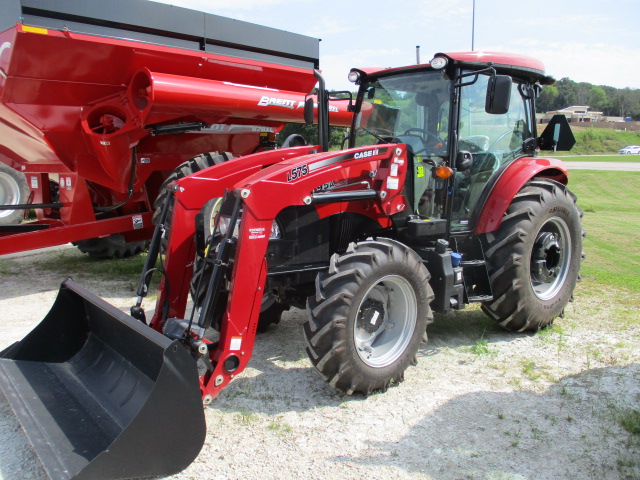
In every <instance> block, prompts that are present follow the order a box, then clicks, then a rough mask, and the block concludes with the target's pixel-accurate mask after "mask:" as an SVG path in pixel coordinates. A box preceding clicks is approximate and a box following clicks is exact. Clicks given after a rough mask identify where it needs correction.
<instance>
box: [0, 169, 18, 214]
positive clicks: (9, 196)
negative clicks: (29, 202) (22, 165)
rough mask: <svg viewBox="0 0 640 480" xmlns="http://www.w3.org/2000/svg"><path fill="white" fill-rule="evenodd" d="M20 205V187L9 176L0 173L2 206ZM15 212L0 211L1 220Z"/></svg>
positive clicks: (0, 201) (0, 202)
mask: <svg viewBox="0 0 640 480" xmlns="http://www.w3.org/2000/svg"><path fill="white" fill-rule="evenodd" d="M19 203H20V185H18V182H16V180H15V179H14V178H13V177H12V176H11V175H9V174H7V173H4V172H0V205H18V204H19ZM13 212H15V210H0V218H4V217H8V216H9V215H11V214H13Z"/></svg>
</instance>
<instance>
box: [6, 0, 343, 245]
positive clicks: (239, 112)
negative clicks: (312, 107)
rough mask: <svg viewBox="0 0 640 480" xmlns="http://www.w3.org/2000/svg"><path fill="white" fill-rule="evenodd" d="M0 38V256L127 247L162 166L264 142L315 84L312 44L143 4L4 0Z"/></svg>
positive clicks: (147, 213) (292, 116) (145, 221)
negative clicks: (68, 247) (28, 217)
mask: <svg viewBox="0 0 640 480" xmlns="http://www.w3.org/2000/svg"><path fill="white" fill-rule="evenodd" d="M54 8H55V10H54ZM0 32H1V33H0V254H6V253H11V252H17V251H24V250H30V249H35V248H41V247H46V246H51V245H57V244H64V243H67V242H74V243H76V244H77V245H78V247H79V248H80V249H81V250H82V251H85V252H88V253H90V254H91V255H94V256H112V255H116V256H123V255H129V254H132V253H135V252H136V251H139V249H141V248H142V246H143V245H144V241H146V240H147V239H148V238H150V236H151V233H152V231H153V228H152V222H151V216H152V211H153V204H154V201H155V200H156V197H157V196H158V193H159V192H160V189H161V188H162V184H163V182H164V180H165V179H166V177H167V176H168V175H169V173H170V172H172V171H173V170H174V169H176V168H177V167H178V166H179V165H181V164H182V163H183V162H185V161H186V160H188V159H190V158H192V157H194V156H196V155H199V154H203V153H205V154H208V155H207V156H206V157H203V158H205V163H204V166H208V165H211V164H214V163H217V162H218V161H220V160H224V159H227V158H229V157H231V156H234V157H235V156H241V155H246V154H249V153H254V152H256V151H259V150H261V149H270V148H274V147H275V142H274V136H275V135H274V134H276V133H277V132H279V131H280V130H281V129H282V128H283V126H284V125H285V123H287V122H302V121H303V118H302V117H303V115H302V112H303V106H304V100H305V97H306V96H307V95H308V94H309V92H310V91H311V90H312V89H313V87H314V85H315V84H316V78H315V77H314V69H316V68H317V67H318V40H317V39H314V38H310V37H306V36H302V35H298V34H294V33H290V32H284V31H280V30H276V29H271V28H266V27H262V26H259V25H253V24H249V23H246V22H240V21H236V20H230V19H227V18H223V17H219V16H215V15H210V14H205V13H201V12H195V11H191V10H186V9H182V8H177V7H172V6H169V5H163V4H157V3H153V2H149V1H145V0H134V1H126V2H125V1H124V0H118V1H114V2H108V3H105V2H99V1H97V0H91V1H84V2H82V3H78V2H74V1H67V0H62V1H58V2H56V4H55V7H53V6H52V5H51V2H46V1H44V0H7V1H4V2H2V5H0ZM332 109H333V110H334V115H333V116H332V122H333V123H334V124H342V125H345V126H346V125H348V124H349V123H350V115H349V114H348V113H347V112H346V108H343V110H342V111H341V110H340V108H338V107H334V108H332ZM218 152H219V153H218ZM31 209H33V210H35V215H36V217H37V220H35V221H28V222H21V221H22V220H23V218H24V212H25V211H28V210H31Z"/></svg>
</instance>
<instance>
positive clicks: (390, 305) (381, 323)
mask: <svg viewBox="0 0 640 480" xmlns="http://www.w3.org/2000/svg"><path fill="white" fill-rule="evenodd" d="M417 311H418V309H417V299H416V294H415V291H414V289H413V287H412V286H411V284H410V283H409V282H408V281H407V280H406V279H405V278H404V277H401V276H399V275H388V276H385V277H383V278H381V279H380V280H378V281H377V282H376V283H375V284H373V285H372V286H371V287H370V288H369V290H368V291H367V292H366V294H365V295H364V297H363V298H362V301H361V302H360V305H358V313H357V317H356V321H355V324H354V332H353V333H354V340H355V345H356V350H357V352H358V355H359V356H360V359H361V360H362V361H363V362H364V363H365V364H367V365H368V366H370V367H373V368H382V367H386V366H388V365H391V364H392V363H394V362H395V361H396V360H398V358H399V357H400V356H401V355H402V354H403V352H404V351H405V350H406V348H407V346H408V345H409V342H410V341H411V338H412V336H413V332H414V330H415V326H416V318H417Z"/></svg>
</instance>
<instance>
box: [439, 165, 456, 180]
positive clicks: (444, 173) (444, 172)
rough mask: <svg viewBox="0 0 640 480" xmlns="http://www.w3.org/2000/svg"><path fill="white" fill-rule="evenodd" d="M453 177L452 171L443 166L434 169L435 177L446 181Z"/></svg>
mask: <svg viewBox="0 0 640 480" xmlns="http://www.w3.org/2000/svg"><path fill="white" fill-rule="evenodd" d="M452 176H453V170H452V169H451V168H449V167H447V166H445V165H442V166H440V167H438V168H436V177H438V178H442V179H446V178H449V177H452Z"/></svg>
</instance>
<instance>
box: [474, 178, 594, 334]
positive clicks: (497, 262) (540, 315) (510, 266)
mask: <svg viewBox="0 0 640 480" xmlns="http://www.w3.org/2000/svg"><path fill="white" fill-rule="evenodd" d="M581 218H582V211H581V210H580V209H579V208H578V206H577V205H576V197H575V195H574V194H573V193H571V191H569V189H568V188H567V187H566V186H564V185H562V184H560V183H558V182H555V181H552V180H548V179H534V180H532V181H530V182H528V183H527V184H526V185H525V186H524V187H523V188H522V190H520V192H519V193H518V194H517V195H516V196H515V197H514V199H513V201H512V202H511V205H510V206H509V208H508V209H507V212H506V213H505V216H504V218H503V219H502V223H501V224H500V227H499V228H498V230H497V231H495V232H493V233H489V234H487V235H485V238H484V242H485V253H486V257H487V264H488V270H489V275H490V278H491V287H492V290H493V298H494V299H493V300H491V301H489V302H485V303H484V304H483V305H482V310H483V311H484V312H485V313H486V314H487V315H488V316H489V317H491V318H492V319H494V320H495V321H496V322H498V323H499V324H500V325H502V326H503V327H505V328H507V329H509V330H513V331H516V332H523V331H537V330H540V329H541V328H543V327H545V326H547V325H550V324H551V323H552V322H553V320H554V319H555V318H556V317H558V316H561V315H562V314H563V313H564V308H565V306H566V305H567V303H568V302H569V301H570V300H571V299H572V298H573V290H574V288H575V286H576V282H577V280H578V278H579V271H580V264H581V263H582V238H583V237H584V235H585V233H584V230H582V226H581Z"/></svg>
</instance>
